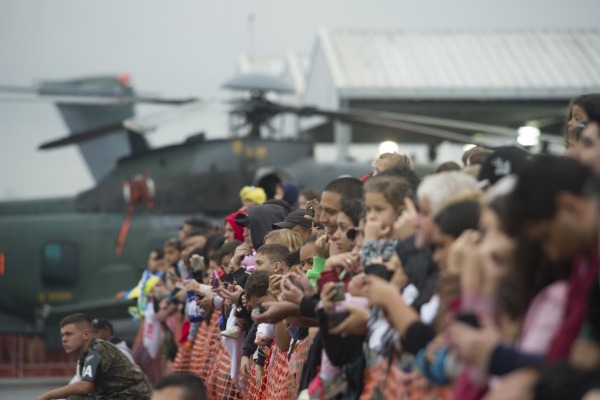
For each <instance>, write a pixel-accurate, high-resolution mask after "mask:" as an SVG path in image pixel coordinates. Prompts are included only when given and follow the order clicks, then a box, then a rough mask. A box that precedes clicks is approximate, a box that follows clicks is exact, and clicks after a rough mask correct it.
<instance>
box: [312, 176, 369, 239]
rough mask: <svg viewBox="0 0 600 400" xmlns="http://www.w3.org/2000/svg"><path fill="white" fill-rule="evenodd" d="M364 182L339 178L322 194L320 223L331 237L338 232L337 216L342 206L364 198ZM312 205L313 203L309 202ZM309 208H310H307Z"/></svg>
mask: <svg viewBox="0 0 600 400" xmlns="http://www.w3.org/2000/svg"><path fill="white" fill-rule="evenodd" d="M362 194H363V193H362V182H361V181H359V180H358V179H356V178H338V179H334V180H333V181H331V182H329V183H328V184H327V186H325V189H324V190H323V193H322V194H321V203H320V204H319V205H318V206H319V208H320V212H319V214H318V215H317V217H318V219H319V220H318V222H319V223H320V224H322V225H323V226H324V227H325V232H327V234H328V235H329V236H331V235H333V234H334V233H335V231H336V230H337V215H338V213H339V212H340V208H341V207H342V204H343V203H344V202H346V201H348V200H352V199H361V198H362ZM308 205H309V206H310V205H311V202H310V201H309V202H308ZM307 207H308V206H307Z"/></svg>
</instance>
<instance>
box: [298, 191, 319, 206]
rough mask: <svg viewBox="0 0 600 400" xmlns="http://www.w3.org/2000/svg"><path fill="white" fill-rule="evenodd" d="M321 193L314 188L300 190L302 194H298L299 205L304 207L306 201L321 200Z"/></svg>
mask: <svg viewBox="0 0 600 400" xmlns="http://www.w3.org/2000/svg"><path fill="white" fill-rule="evenodd" d="M320 197H321V195H320V194H319V192H317V191H316V190H314V189H311V188H305V189H302V190H301V191H300V196H298V206H299V207H300V208H304V206H305V205H306V203H308V202H309V201H311V200H319V198H320Z"/></svg>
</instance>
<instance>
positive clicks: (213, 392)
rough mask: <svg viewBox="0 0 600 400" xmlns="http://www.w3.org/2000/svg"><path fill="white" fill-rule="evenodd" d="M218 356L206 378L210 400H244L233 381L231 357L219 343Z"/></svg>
mask: <svg viewBox="0 0 600 400" xmlns="http://www.w3.org/2000/svg"><path fill="white" fill-rule="evenodd" d="M217 347H218V354H217V357H216V360H214V362H212V368H211V370H210V372H209V374H208V376H207V378H206V390H207V393H208V398H209V399H219V400H230V399H231V400H235V399H242V394H241V393H240V391H239V390H238V389H237V388H236V387H235V385H234V383H233V379H231V357H230V356H229V352H228V351H227V349H226V348H225V346H223V344H222V343H221V342H220V341H219V342H218V344H217Z"/></svg>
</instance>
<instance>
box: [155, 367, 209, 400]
mask: <svg viewBox="0 0 600 400" xmlns="http://www.w3.org/2000/svg"><path fill="white" fill-rule="evenodd" d="M206 399H208V395H207V394H206V387H205V386H204V384H203V383H202V380H201V379H200V378H198V377H197V376H196V375H193V374H188V373H177V374H171V375H167V376H164V377H162V378H161V379H160V380H159V381H158V382H157V383H156V388H155V389H154V393H153V394H152V400H206Z"/></svg>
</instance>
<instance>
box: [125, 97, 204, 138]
mask: <svg viewBox="0 0 600 400" xmlns="http://www.w3.org/2000/svg"><path fill="white" fill-rule="evenodd" d="M207 105H208V103H207V102H205V101H199V100H197V101H194V102H190V103H185V104H183V105H180V106H178V107H174V108H170V109H167V110H162V111H159V112H156V113H153V114H149V115H145V116H142V117H133V118H129V119H126V120H125V121H123V126H124V127H125V128H127V129H129V130H130V131H133V132H137V133H140V134H144V133H148V132H151V131H154V130H156V129H157V128H158V127H159V126H161V125H164V124H169V123H172V122H174V121H176V120H181V119H182V118H186V117H189V116H190V115H191V114H194V113H196V112H199V111H203V110H204V109H205V108H206V107H207Z"/></svg>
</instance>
